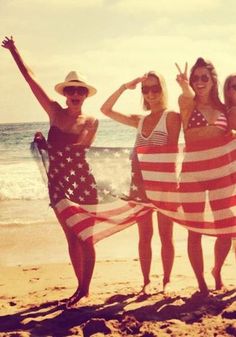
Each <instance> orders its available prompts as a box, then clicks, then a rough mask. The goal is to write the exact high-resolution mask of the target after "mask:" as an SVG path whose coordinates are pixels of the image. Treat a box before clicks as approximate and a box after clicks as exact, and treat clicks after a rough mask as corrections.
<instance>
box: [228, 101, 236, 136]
mask: <svg viewBox="0 0 236 337" xmlns="http://www.w3.org/2000/svg"><path fill="white" fill-rule="evenodd" d="M228 121H229V128H230V129H233V130H236V106H233V107H232V108H231V109H230V110H229V112H228Z"/></svg>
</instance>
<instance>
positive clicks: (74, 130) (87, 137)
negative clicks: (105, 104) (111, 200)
mask: <svg viewBox="0 0 236 337" xmlns="http://www.w3.org/2000/svg"><path fill="white" fill-rule="evenodd" d="M2 47H4V48H6V49H8V50H9V51H10V53H11V55H12V57H13V59H14V61H15V62H16V64H17V66H18V68H19V70H20V72H21V74H22V75H23V77H24V78H25V80H26V81H27V83H28V84H29V86H30V88H31V90H32V92H33V94H34V96H35V97H36V98H37V100H38V101H39V103H40V104H41V106H42V107H43V109H44V110H45V111H46V112H47V114H48V116H49V120H50V130H49V134H48V142H49V143H50V144H55V145H56V146H58V145H63V146H66V145H68V144H69V145H71V144H72V145H73V144H76V145H78V144H79V145H80V146H82V147H84V148H85V147H88V146H90V145H91V143H92V142H93V139H94V137H95V134H96V131H97V127H98V121H97V120H96V119H95V118H94V117H90V116H86V115H84V114H83V113H82V106H83V103H84V101H85V100H86V98H87V97H89V96H92V95H94V94H95V93H96V89H95V88H94V87H92V86H91V85H89V84H87V83H86V82H85V80H84V79H83V78H81V76H79V75H78V74H77V73H76V72H74V71H72V72H70V73H69V74H68V75H67V77H66V79H65V81H64V82H62V83H59V84H57V85H56V86H55V90H56V91H57V92H58V93H59V94H61V95H63V96H64V97H65V98H66V105H67V107H66V108H63V107H62V106H61V105H60V104H59V103H57V102H55V101H53V100H52V99H51V98H49V97H48V95H47V94H46V92H45V91H44V90H43V88H42V87H41V86H40V85H39V84H38V83H37V81H36V80H35V78H34V77H33V74H32V72H31V71H30V69H29V68H28V67H27V66H26V65H25V63H24V61H23V60H22V58H21V56H20V54H19V52H18V50H17V48H16V46H15V43H14V40H13V38H12V37H10V38H8V37H6V38H5V39H4V40H3V42H2ZM85 165H87V163H85ZM50 166H52V163H51V162H50ZM50 166H49V173H50ZM87 167H88V165H87ZM50 176H51V174H48V178H49V195H50V201H51V205H52V207H53V209H54V211H55V207H54V206H55V204H56V202H58V200H59V199H60V193H58V191H55V190H54V184H53V182H54V181H53V179H52V178H50ZM89 179H90V183H91V184H95V181H94V178H93V176H92V175H91V174H89ZM79 192H80V191H78V194H79ZM55 195H57V200H56V199H55ZM61 197H62V195H61ZM76 197H77V199H78V198H79V196H78V195H77V196H76ZM76 197H75V199H74V201H75V202H76V201H77V200H76ZM79 200H80V199H79ZM95 202H97V194H96V189H94V192H93V194H92V195H90V196H88V197H87V200H84V203H87V204H88V203H91V204H92V203H95ZM55 212H56V211H55ZM56 214H57V213H56ZM61 225H62V227H63V230H64V232H65V235H66V238H67V241H68V248H69V254H70V258H71V262H72V265H73V268H74V271H75V274H76V277H77V280H78V288H77V290H76V292H75V293H74V295H72V296H71V297H70V298H69V299H68V300H67V303H66V305H67V307H70V306H72V305H74V304H75V303H77V302H78V301H79V300H80V299H81V298H83V297H86V296H88V293H89V285H90V282H91V278H92V274H93V270H94V264H95V250H94V247H93V244H92V242H91V241H88V242H87V241H81V240H80V239H79V238H78V236H77V235H75V233H74V232H72V231H71V230H70V228H69V227H67V226H65V225H64V224H63V223H61Z"/></svg>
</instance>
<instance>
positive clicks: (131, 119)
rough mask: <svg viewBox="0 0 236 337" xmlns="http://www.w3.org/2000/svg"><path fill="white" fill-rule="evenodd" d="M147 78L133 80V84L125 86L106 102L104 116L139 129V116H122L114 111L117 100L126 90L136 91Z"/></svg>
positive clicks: (102, 108)
mask: <svg viewBox="0 0 236 337" xmlns="http://www.w3.org/2000/svg"><path fill="white" fill-rule="evenodd" d="M145 78H146V77H145V76H143V77H138V78H136V79H134V80H132V81H131V82H128V83H126V84H123V85H122V86H121V87H120V88H119V89H117V90H116V91H115V92H114V93H113V94H112V95H111V96H110V97H109V98H108V99H107V100H106V101H105V103H104V104H103V105H102V107H101V112H102V113H104V115H106V116H108V117H110V118H111V119H113V120H115V121H117V122H119V123H122V124H126V125H129V126H133V127H136V128H137V126H138V122H139V116H137V115H125V114H122V113H120V112H118V111H115V110H113V107H114V105H115V103H116V102H117V100H118V99H119V97H120V96H121V95H122V94H123V92H124V91H125V90H126V89H135V88H136V86H137V84H138V83H140V82H142V81H143V80H144V79H145Z"/></svg>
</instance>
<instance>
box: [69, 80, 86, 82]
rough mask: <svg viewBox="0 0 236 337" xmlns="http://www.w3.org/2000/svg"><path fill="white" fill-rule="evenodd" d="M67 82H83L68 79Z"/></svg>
mask: <svg viewBox="0 0 236 337" xmlns="http://www.w3.org/2000/svg"><path fill="white" fill-rule="evenodd" d="M68 82H79V83H83V82H82V81H79V80H70V81H68Z"/></svg>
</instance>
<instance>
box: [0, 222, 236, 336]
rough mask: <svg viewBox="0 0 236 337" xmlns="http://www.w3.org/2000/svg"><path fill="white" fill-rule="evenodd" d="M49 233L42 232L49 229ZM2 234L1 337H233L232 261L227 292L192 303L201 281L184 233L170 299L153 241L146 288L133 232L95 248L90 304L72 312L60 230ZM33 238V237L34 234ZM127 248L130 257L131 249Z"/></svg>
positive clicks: (231, 259)
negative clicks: (141, 292) (163, 286)
mask: <svg viewBox="0 0 236 337" xmlns="http://www.w3.org/2000/svg"><path fill="white" fill-rule="evenodd" d="M44 226H45V225H44ZM45 230H46V228H41V227H40V226H38V227H35V228H34V229H33V232H32V228H31V227H27V226H26V227H22V228H21V229H20V230H19V228H17V230H15V229H14V226H13V227H12V228H11V229H10V230H9V228H8V229H7V230H5V232H4V230H3V229H1V231H2V242H1V265H0V289H1V305H0V312H1V314H0V315H1V316H0V336H25V337H26V336H85V337H87V336H92V335H93V336H97V337H98V336H104V335H106V336H131V335H132V336H143V337H153V336H163V337H164V336H172V337H174V336H175V337H178V336H204V337H205V336H207V337H211V336H212V337H213V336H218V337H220V336H236V323H235V322H236V286H235V284H236V282H235V277H236V273H235V256H234V254H233V252H232V251H231V252H230V254H229V256H228V258H227V261H226V263H225V266H224V269H223V273H222V274H223V279H224V282H225V284H226V285H227V291H224V292H223V291H219V292H215V291H211V294H210V296H209V297H208V298H199V297H198V296H196V295H194V294H195V292H196V290H197V288H196V280H195V278H194V275H193V272H192V269H191V266H190V264H189V262H188V259H187V256H186V242H185V240H182V239H180V237H181V238H182V237H184V235H185V230H184V229H182V228H181V227H180V226H176V228H175V239H176V257H175V264H174V268H173V273H172V282H171V287H170V290H169V292H168V293H167V294H163V293H162V291H161V286H160V284H161V278H162V275H161V274H162V267H161V261H160V253H159V248H160V243H159V239H158V236H157V234H156V233H155V237H154V240H153V253H154V257H153V263H152V275H151V280H152V282H151V283H152V284H151V293H150V295H148V296H143V295H142V296H141V295H139V294H138V292H139V290H140V287H141V283H142V282H141V281H142V280H141V275H140V269H139V261H138V259H137V231H136V228H135V226H132V227H131V228H129V229H127V230H125V231H123V232H120V233H118V234H116V235H114V236H113V237H110V238H108V239H106V240H104V241H102V242H100V243H98V244H97V264H96V267H95V271H94V277H93V280H92V283H91V288H90V296H89V298H88V299H86V301H83V302H82V303H80V304H79V305H78V306H77V308H74V309H71V310H67V309H65V304H64V301H63V299H65V298H67V297H69V296H70V295H71V294H72V293H73V292H74V290H75V287H76V280H75V276H74V274H73V270H72V267H71V264H70V262H69V258H68V256H67V248H66V242H65V239H64V235H63V233H62V231H61V229H60V228H59V227H58V225H57V224H56V223H55V224H52V225H51V227H49V228H48V229H47V232H45ZM32 233H34V235H33V234H32ZM203 243H204V250H205V256H206V265H205V269H206V279H207V282H208V284H209V287H210V288H211V289H213V288H214V283H213V278H212V277H211V273H210V271H211V266H212V263H213V243H214V239H213V238H204V241H203ZM127 247H128V249H126V248H127Z"/></svg>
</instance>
